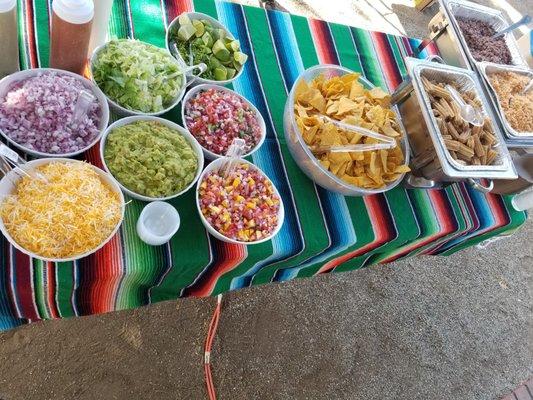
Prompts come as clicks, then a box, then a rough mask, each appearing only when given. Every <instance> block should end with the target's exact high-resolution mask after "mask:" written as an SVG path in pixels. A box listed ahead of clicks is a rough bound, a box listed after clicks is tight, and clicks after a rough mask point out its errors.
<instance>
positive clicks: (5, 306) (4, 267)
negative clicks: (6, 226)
mask: <svg viewBox="0 0 533 400" xmlns="http://www.w3.org/2000/svg"><path fill="white" fill-rule="evenodd" d="M10 248H11V246H10V245H9V244H8V243H7V240H6V238H5V237H4V235H0V249H3V253H4V254H0V255H1V256H2V258H4V257H5V258H4V260H1V259H0V331H3V330H7V329H11V328H15V327H16V326H19V325H22V320H21V319H19V318H17V317H16V316H15V313H14V311H13V309H12V306H11V303H10V300H9V298H8V293H9V284H10V283H9V282H8V280H7V276H8V269H9V266H8V263H7V256H6V253H7V252H8V251H10Z"/></svg>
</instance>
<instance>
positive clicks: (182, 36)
mask: <svg viewBox="0 0 533 400" xmlns="http://www.w3.org/2000/svg"><path fill="white" fill-rule="evenodd" d="M166 45H167V49H168V50H169V51H170V53H171V54H172V55H173V56H174V57H175V58H176V59H177V60H178V61H179V62H180V63H181V64H183V65H186V66H192V65H198V64H201V63H203V64H205V65H206V66H207V69H206V70H205V71H204V72H202V73H201V74H200V76H199V77H192V80H194V81H195V82H198V83H214V84H219V85H227V84H229V83H231V82H232V81H234V80H235V79H237V78H238V77H239V76H240V75H241V74H242V71H243V67H244V64H245V63H246V61H247V60H248V56H247V55H246V54H244V53H243V52H242V51H241V45H240V43H239V41H238V40H236V39H235V37H234V36H233V35H232V33H231V32H230V31H229V30H228V29H227V28H226V27H225V26H224V25H222V24H221V23H220V22H219V21H217V20H216V19H214V18H212V17H210V16H209V15H207V14H203V13H199V12H188V13H183V14H181V15H179V16H178V17H176V18H175V19H174V20H173V21H172V22H171V23H170V24H169V26H168V28H167V32H166Z"/></svg>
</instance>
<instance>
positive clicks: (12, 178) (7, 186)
mask: <svg viewBox="0 0 533 400" xmlns="http://www.w3.org/2000/svg"><path fill="white" fill-rule="evenodd" d="M51 162H64V163H72V164H74V163H81V162H82V161H78V160H72V159H69V158H40V159H37V160H33V161H29V162H28V163H27V164H26V166H27V168H29V167H34V168H36V167H39V166H41V165H45V164H49V163H51ZM91 167H92V168H93V170H94V171H95V172H96V173H97V174H98V175H99V176H100V178H101V179H102V181H103V182H104V183H105V184H106V185H108V186H109V187H110V188H111V189H112V190H113V191H114V192H115V193H117V195H118V196H119V199H120V205H121V207H120V208H121V215H120V220H119V222H118V223H117V226H116V227H115V229H113V231H112V232H111V233H110V234H109V236H108V237H107V238H106V239H105V240H104V241H103V242H102V243H100V245H98V246H97V247H95V248H94V249H92V250H89V251H87V252H85V253H83V254H79V255H77V256H73V257H66V258H46V257H43V256H40V255H38V254H35V253H33V252H31V251H29V250H26V249H25V248H23V247H22V246H20V245H19V244H18V243H17V242H16V241H15V239H13V238H12V237H11V235H10V234H9V232H8V231H7V229H6V227H5V225H4V221H3V220H2V218H0V231H1V232H2V234H3V235H4V236H5V237H6V238H7V240H8V241H9V243H11V244H12V245H13V246H14V247H15V248H17V249H18V250H20V251H21V252H23V253H24V254H27V255H29V256H30V257H33V258H37V259H39V260H44V261H50V262H65V261H74V260H79V259H80V258H84V257H87V256H88V255H91V254H93V253H95V252H97V251H98V250H100V249H101V248H102V247H103V246H105V245H106V243H107V242H109V241H110V240H111V238H112V237H113V236H114V235H115V233H117V231H118V229H119V228H120V225H121V224H122V220H123V219H124V208H125V203H124V196H123V194H122V192H121V191H120V187H119V186H118V185H117V184H116V183H115V181H114V179H112V178H111V176H110V175H109V174H107V173H105V172H104V171H102V170H101V169H100V168H98V167H95V166H94V165H91ZM19 179H21V178H20V176H19V175H18V174H16V173H15V172H14V171H10V172H9V173H8V174H7V175H5V176H4V177H3V178H2V179H1V180H0V197H4V196H7V195H10V194H12V193H13V191H14V190H15V185H14V183H16V182H18V180H19Z"/></svg>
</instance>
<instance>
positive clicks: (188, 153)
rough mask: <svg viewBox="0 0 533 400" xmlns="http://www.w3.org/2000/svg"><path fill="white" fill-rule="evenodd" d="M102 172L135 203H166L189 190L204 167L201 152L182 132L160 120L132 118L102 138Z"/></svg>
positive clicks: (183, 131)
mask: <svg viewBox="0 0 533 400" xmlns="http://www.w3.org/2000/svg"><path fill="white" fill-rule="evenodd" d="M100 155H101V157H102V160H103V162H104V168H105V169H106V171H107V172H109V173H110V174H111V175H112V176H113V178H114V179H115V180H116V181H117V183H118V184H119V185H120V187H121V188H122V190H123V191H124V192H125V193H127V194H129V195H130V196H131V197H134V198H136V199H139V200H144V201H154V200H169V199H172V198H174V197H177V196H179V195H181V194H183V193H185V192H186V191H187V190H189V189H190V188H191V187H192V186H193V185H194V184H195V182H196V181H197V180H198V177H199V176H200V173H201V172H202V169H203V166H204V157H203V152H202V148H201V147H200V145H199V144H198V142H197V141H196V139H195V138H194V137H193V136H192V135H191V134H190V133H189V132H187V131H186V130H185V129H184V128H182V127H181V126H179V125H178V124H175V123H173V122H171V121H168V120H166V119H163V118H158V117H150V116H133V117H127V118H123V119H120V120H118V121H117V122H115V123H113V124H111V125H110V126H109V127H108V128H107V130H106V131H105V132H104V135H103V136H102V140H101V142H100Z"/></svg>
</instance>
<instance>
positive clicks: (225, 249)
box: [184, 239, 248, 297]
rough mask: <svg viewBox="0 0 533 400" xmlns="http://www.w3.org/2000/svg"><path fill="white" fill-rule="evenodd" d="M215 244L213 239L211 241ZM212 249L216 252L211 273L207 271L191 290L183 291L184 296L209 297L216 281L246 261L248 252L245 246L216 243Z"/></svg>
mask: <svg viewBox="0 0 533 400" xmlns="http://www.w3.org/2000/svg"><path fill="white" fill-rule="evenodd" d="M213 241H214V242H215V239H213ZM213 247H216V249H217V250H218V251H217V253H218V254H217V256H218V257H217V264H216V266H215V267H214V268H213V271H209V272H208V273H207V274H206V275H204V276H203V277H202V278H201V279H199V280H198V282H196V283H195V284H194V285H193V286H192V287H191V288H189V289H186V290H185V291H184V293H185V296H196V297H204V296H210V295H211V294H212V293H213V289H214V288H215V285H216V283H217V281H218V279H219V278H220V277H221V276H222V275H224V274H225V273H226V272H229V271H231V270H232V269H233V268H235V267H236V266H237V265H239V264H240V263H241V262H242V261H244V260H245V259H246V256H247V255H248V252H247V251H246V246H243V245H236V244H230V243H224V242H220V241H216V243H214V245H213Z"/></svg>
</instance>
